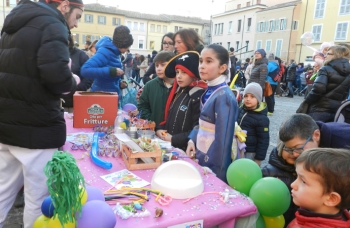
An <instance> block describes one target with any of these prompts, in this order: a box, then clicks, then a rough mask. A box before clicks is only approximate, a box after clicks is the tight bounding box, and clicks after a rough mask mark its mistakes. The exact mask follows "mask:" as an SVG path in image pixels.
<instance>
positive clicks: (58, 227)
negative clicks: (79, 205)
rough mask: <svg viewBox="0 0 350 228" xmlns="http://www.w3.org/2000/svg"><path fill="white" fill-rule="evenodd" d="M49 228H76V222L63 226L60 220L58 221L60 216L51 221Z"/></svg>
mask: <svg viewBox="0 0 350 228" xmlns="http://www.w3.org/2000/svg"><path fill="white" fill-rule="evenodd" d="M47 227H48V228H63V227H64V228H75V222H68V223H65V224H64V226H62V224H61V222H60V220H58V216H56V217H55V218H51V219H50V221H49V222H48V224H47Z"/></svg>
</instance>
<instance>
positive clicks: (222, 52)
mask: <svg viewBox="0 0 350 228" xmlns="http://www.w3.org/2000/svg"><path fill="white" fill-rule="evenodd" d="M205 48H206V49H212V50H213V51H214V52H215V54H216V58H217V59H218V60H219V63H220V66H222V65H224V64H226V66H227V69H226V70H225V72H223V74H226V75H227V74H228V60H229V55H228V52H227V50H226V49H225V48H224V47H223V46H221V45H218V44H210V45H209V46H207V47H205Z"/></svg>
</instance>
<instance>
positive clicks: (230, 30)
mask: <svg viewBox="0 0 350 228" xmlns="http://www.w3.org/2000/svg"><path fill="white" fill-rule="evenodd" d="M231 33H232V21H230V22H229V23H228V34H231Z"/></svg>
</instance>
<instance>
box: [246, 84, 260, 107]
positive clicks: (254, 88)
mask: <svg viewBox="0 0 350 228" xmlns="http://www.w3.org/2000/svg"><path fill="white" fill-rule="evenodd" d="M248 93H250V94H253V95H254V97H256V99H257V100H258V102H259V103H260V102H261V101H262V95H263V90H262V88H261V86H260V84H258V83H256V82H251V83H249V84H248V85H247V86H246V87H245V89H244V92H243V96H245V95H246V94H248Z"/></svg>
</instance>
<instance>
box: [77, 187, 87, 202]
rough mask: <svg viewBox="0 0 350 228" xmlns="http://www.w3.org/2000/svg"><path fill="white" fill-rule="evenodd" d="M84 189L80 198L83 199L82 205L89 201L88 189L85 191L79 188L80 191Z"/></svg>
mask: <svg viewBox="0 0 350 228" xmlns="http://www.w3.org/2000/svg"><path fill="white" fill-rule="evenodd" d="M81 188H82V189H83V192H82V193H80V195H79V196H80V198H81V204H82V205H84V204H85V203H86V201H87V199H88V192H87V191H86V189H84V188H83V187H81V186H79V189H81Z"/></svg>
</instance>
